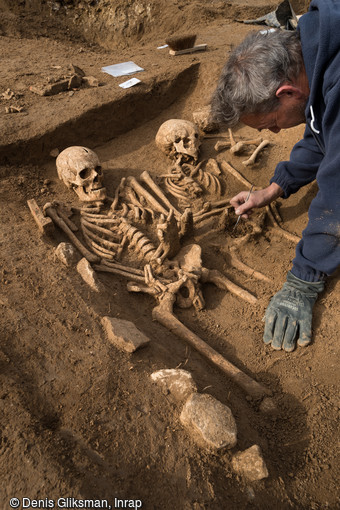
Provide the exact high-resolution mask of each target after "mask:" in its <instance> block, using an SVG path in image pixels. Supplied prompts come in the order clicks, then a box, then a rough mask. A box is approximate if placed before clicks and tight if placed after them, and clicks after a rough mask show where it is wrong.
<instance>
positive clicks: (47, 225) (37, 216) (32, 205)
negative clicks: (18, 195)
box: [27, 198, 54, 235]
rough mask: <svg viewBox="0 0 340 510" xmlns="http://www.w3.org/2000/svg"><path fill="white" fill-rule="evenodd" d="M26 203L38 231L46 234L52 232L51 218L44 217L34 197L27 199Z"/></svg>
mask: <svg viewBox="0 0 340 510" xmlns="http://www.w3.org/2000/svg"><path fill="white" fill-rule="evenodd" d="M27 204H28V207H29V209H30V211H31V214H32V216H33V218H34V221H35V222H36V224H37V225H38V229H39V230H40V232H41V233H42V234H47V235H49V234H52V232H54V223H53V221H52V220H51V218H46V216H44V214H43V212H42V210H41V209H40V207H39V206H38V204H37V202H36V201H35V200H34V198H31V199H30V200H27Z"/></svg>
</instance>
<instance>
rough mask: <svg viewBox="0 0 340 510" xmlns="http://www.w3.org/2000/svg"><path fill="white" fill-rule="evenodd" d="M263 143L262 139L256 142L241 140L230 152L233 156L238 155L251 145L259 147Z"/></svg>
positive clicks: (257, 139)
mask: <svg viewBox="0 0 340 510" xmlns="http://www.w3.org/2000/svg"><path fill="white" fill-rule="evenodd" d="M261 142H262V138H256V139H255V140H240V141H239V142H237V143H235V144H234V145H232V146H231V147H230V152H231V153H232V154H236V153H237V152H241V151H243V150H244V148H245V147H248V146H249V145H258V144H259V143H261Z"/></svg>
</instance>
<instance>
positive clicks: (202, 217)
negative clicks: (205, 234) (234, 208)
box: [194, 205, 231, 224]
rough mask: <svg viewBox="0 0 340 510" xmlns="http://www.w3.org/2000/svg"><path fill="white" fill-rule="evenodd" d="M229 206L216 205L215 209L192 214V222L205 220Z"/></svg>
mask: <svg viewBox="0 0 340 510" xmlns="http://www.w3.org/2000/svg"><path fill="white" fill-rule="evenodd" d="M229 208H231V206H230V205H229V206H226V207H225V208H221V207H217V208H216V209H211V211H207V212H205V213H202V214H198V215H197V216H194V223H195V224H196V223H199V222H200V221H203V220H206V219H207V218H210V217H211V216H215V215H216V214H222V213H223V212H224V211H225V210H226V209H229Z"/></svg>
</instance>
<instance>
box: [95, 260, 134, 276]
mask: <svg viewBox="0 0 340 510" xmlns="http://www.w3.org/2000/svg"><path fill="white" fill-rule="evenodd" d="M102 264H104V265H106V266H108V267H113V268H115V269H121V270H122V271H126V272H130V273H133V274H137V275H139V276H143V275H144V271H143V270H142V269H136V268H135V267H129V266H123V264H117V263H116V262H106V261H104V260H103V261H102Z"/></svg>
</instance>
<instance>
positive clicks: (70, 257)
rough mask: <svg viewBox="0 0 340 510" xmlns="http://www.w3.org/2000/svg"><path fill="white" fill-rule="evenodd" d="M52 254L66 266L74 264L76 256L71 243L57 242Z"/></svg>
mask: <svg viewBox="0 0 340 510" xmlns="http://www.w3.org/2000/svg"><path fill="white" fill-rule="evenodd" d="M54 254H55V257H56V258H57V259H58V260H60V262H61V263H62V264H64V266H67V267H72V266H74V265H75V264H76V261H77V258H78V257H77V253H76V251H75V249H74V246H73V244H71V243H59V244H58V246H57V247H56V249H55V252H54Z"/></svg>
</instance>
